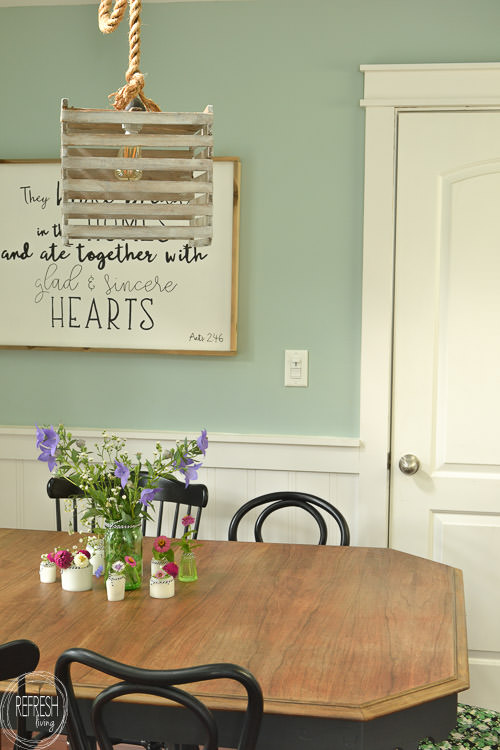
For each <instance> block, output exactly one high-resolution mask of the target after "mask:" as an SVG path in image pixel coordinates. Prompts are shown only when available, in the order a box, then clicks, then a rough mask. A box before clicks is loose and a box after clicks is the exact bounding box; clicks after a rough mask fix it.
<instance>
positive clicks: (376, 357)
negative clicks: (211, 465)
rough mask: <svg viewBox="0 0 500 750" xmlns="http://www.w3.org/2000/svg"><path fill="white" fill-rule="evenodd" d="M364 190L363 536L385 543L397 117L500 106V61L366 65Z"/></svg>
mask: <svg viewBox="0 0 500 750" xmlns="http://www.w3.org/2000/svg"><path fill="white" fill-rule="evenodd" d="M360 70H361V72H362V73H363V75H364V98H363V99H362V100H361V102H360V105H361V106H362V107H363V108H364V109H365V185H364V225H363V289H362V322H361V328H362V336H361V395H360V436H361V442H360V452H359V498H358V509H359V525H358V533H359V537H360V538H362V539H363V540H364V543H366V544H368V545H375V546H386V545H387V544H388V529H389V512H390V505H389V470H388V455H389V453H390V444H391V388H392V384H391V374H392V325H393V293H394V290H393V274H394V250H395V234H394V227H395V199H396V184H395V173H396V154H397V127H398V117H397V116H398V112H400V111H408V110H415V111H432V110H442V109H455V110H464V109H470V108H479V109H498V108H499V107H500V63H450V64H417V65H362V66H361V67H360Z"/></svg>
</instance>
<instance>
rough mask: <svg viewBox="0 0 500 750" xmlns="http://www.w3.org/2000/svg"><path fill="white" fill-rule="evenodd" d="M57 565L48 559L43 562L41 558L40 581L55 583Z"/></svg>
mask: <svg viewBox="0 0 500 750" xmlns="http://www.w3.org/2000/svg"><path fill="white" fill-rule="evenodd" d="M56 573H57V565H56V564H55V563H53V562H49V561H48V560H47V561H46V562H45V561H44V560H42V562H41V563H40V582H41V583H55V582H56Z"/></svg>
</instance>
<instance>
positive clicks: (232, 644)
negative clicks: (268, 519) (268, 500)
mask: <svg viewBox="0 0 500 750" xmlns="http://www.w3.org/2000/svg"><path fill="white" fill-rule="evenodd" d="M80 538H81V536H80V535H73V536H72V537H70V536H68V534H66V533H64V532H60V533H57V532H46V531H32V530H19V529H16V530H15V529H0V560H1V568H2V574H1V576H0V595H1V601H2V613H3V614H2V620H1V624H0V642H6V641H9V640H13V639H15V638H21V637H22V638H30V639H32V640H34V641H35V642H36V643H38V645H39V647H40V651H41V660H40V666H39V668H40V669H44V670H47V671H52V670H53V667H54V663H55V661H56V659H57V656H58V655H59V654H60V653H61V652H62V651H63V650H64V649H66V648H69V647H73V646H80V647H84V648H89V649H92V650H94V651H98V652H100V653H103V654H105V655H107V656H109V657H111V658H114V659H117V660H119V661H123V662H127V663H129V664H135V665H139V666H142V667H149V668H163V669H168V668H175V667H185V666H192V665H195V664H203V663H209V662H218V661H229V662H233V663H236V664H240V665H242V666H244V667H247V668H248V669H249V670H250V671H251V672H252V673H253V674H254V675H255V677H256V678H257V679H258V680H259V682H260V684H261V686H262V689H263V692H264V698H265V711H266V712H268V713H275V714H283V715H300V716H313V717H332V718H346V719H356V720H367V719H372V718H375V717H379V716H383V715H385V714H388V713H392V712H394V711H399V710H402V709H404V708H408V707H411V706H414V705H418V704H421V703H424V702H427V701H431V700H433V699H435V698H439V697H442V696H447V695H451V694H453V693H457V692H459V691H461V690H464V689H466V688H467V687H468V684H469V683H468V666H467V644H466V631H465V613H464V601H463V582H462V575H461V572H460V571H459V570H457V569H455V568H452V567H449V566H446V565H442V564H440V563H435V562H431V561H429V560H425V559H423V558H419V557H415V556H412V555H407V554H405V553H402V552H397V551H395V550H388V549H378V548H362V547H319V546H310V545H285V544H257V543H245V542H215V541H214V542H212V541H204V542H203V544H202V546H201V547H200V548H198V549H197V551H196V555H197V560H198V571H199V580H198V581H196V582H195V583H180V582H178V581H176V594H175V596H174V597H173V598H172V599H166V600H160V599H152V598H150V596H149V586H148V578H147V575H145V577H144V581H143V585H142V587H141V589H139V590H137V591H132V592H127V593H126V595H125V600H124V601H122V602H108V601H107V599H106V593H105V586H104V582H103V580H102V579H100V580H96V579H94V583H93V590H92V591H87V592H81V593H71V592H67V591H63V590H62V588H61V585H60V583H59V581H58V582H57V583H56V584H41V583H40V582H39V575H38V565H39V560H40V554H41V553H42V552H47V551H50V550H51V549H52V548H53V547H54V546H55V545H59V546H71V545H72V544H75V543H78V539H80ZM151 543H152V540H151V539H145V540H144V544H143V550H144V563H145V565H144V567H145V573H146V572H147V573H149V560H150V558H151ZM74 674H75V678H74V679H75V680H76V681H77V683H78V684H79V686H80V688H79V691H80V694H81V695H84V694H85V695H92V694H94V693H95V692H96V691H97V690H98V689H99V688H101V687H102V686H103V685H105V684H106V682H105V680H104V678H103V677H102V676H97V675H96V674H95V673H92V672H90V671H89V670H86V669H83V668H80V669H76V670H75V673H74ZM195 692H197V693H198V694H199V695H200V696H203V699H204V700H205V701H206V702H207V704H208V705H210V706H212V707H213V708H222V709H229V710H232V709H238V707H239V705H240V704H241V695H240V694H239V693H238V688H237V687H236V688H235V687H234V686H233V685H232V684H230V683H229V682H228V683H227V684H225V683H224V682H222V681H221V682H220V683H216V684H208V685H199V686H197V688H196V690H195Z"/></svg>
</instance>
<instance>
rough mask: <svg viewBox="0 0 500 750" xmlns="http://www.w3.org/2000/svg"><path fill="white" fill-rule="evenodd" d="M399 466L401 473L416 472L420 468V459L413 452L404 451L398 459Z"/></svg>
mask: <svg viewBox="0 0 500 750" xmlns="http://www.w3.org/2000/svg"><path fill="white" fill-rule="evenodd" d="M399 468H400V469H401V471H402V472H403V474H416V473H417V471H418V470H419V469H420V461H419V460H418V458H417V457H416V456H414V455H413V453H405V455H404V456H401V458H400V459H399Z"/></svg>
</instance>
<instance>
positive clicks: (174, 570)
mask: <svg viewBox="0 0 500 750" xmlns="http://www.w3.org/2000/svg"><path fill="white" fill-rule="evenodd" d="M163 570H164V571H165V573H167V574H168V575H169V576H172V578H177V575H178V573H179V566H178V565H177V563H174V562H169V563H167V564H166V565H164V566H163Z"/></svg>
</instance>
